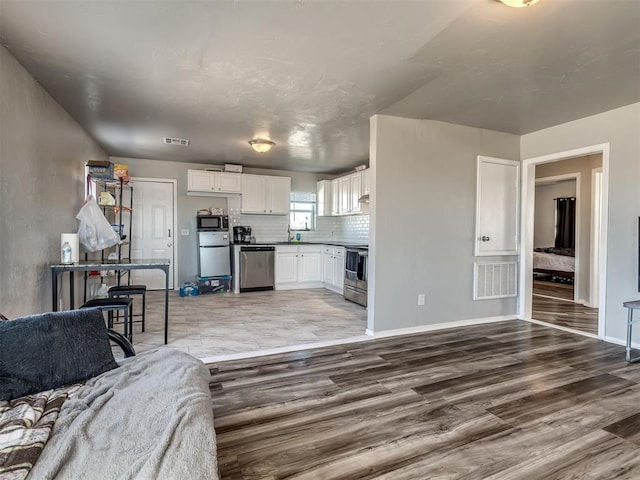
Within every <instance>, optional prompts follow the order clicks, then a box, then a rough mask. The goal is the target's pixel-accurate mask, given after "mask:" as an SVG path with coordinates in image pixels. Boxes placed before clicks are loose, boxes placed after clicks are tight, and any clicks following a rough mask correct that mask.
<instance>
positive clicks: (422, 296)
mask: <svg viewBox="0 0 640 480" xmlns="http://www.w3.org/2000/svg"><path fill="white" fill-rule="evenodd" d="M426 301H427V296H426V295H425V294H424V293H421V294H420V295H418V306H420V307H421V306H423V305H424V304H425V303H426Z"/></svg>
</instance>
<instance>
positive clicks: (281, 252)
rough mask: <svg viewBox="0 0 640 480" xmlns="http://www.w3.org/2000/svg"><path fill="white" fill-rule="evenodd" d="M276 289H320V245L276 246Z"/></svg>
mask: <svg viewBox="0 0 640 480" xmlns="http://www.w3.org/2000/svg"><path fill="white" fill-rule="evenodd" d="M275 273H276V289H277V290H286V289H295V288H321V287H322V285H323V283H322V250H321V246H320V245H278V246H276V272H275Z"/></svg>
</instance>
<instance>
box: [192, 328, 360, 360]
mask: <svg viewBox="0 0 640 480" xmlns="http://www.w3.org/2000/svg"><path fill="white" fill-rule="evenodd" d="M369 340H372V339H371V337H367V336H365V335H360V336H358V337H349V338H342V339H339V340H325V341H323V342H313V343H302V344H299V345H290V346H286V347H277V348H269V349H266V350H255V351H253V352H240V353H227V354H222V355H214V356H211V357H201V358H199V360H200V361H201V362H202V363H218V362H225V361H227V360H242V359H244V358H253V357H262V356H264V355H275V354H278V353H290V352H298V351H300V350H309V349H312V348H322V347H332V346H334V345H344V344H346V343H356V342H366V341H369Z"/></svg>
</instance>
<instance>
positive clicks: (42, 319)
mask: <svg viewBox="0 0 640 480" xmlns="http://www.w3.org/2000/svg"><path fill="white" fill-rule="evenodd" d="M117 366H118V364H117V363H116V362H115V360H114V358H113V353H112V352H111V344H110V342H109V337H108V335H107V328H106V326H105V324H104V319H103V317H102V313H101V312H100V311H99V310H97V309H83V310H70V311H65V312H54V313H43V314H39V315H31V316H28V317H22V318H17V319H15V320H9V321H3V322H0V400H11V399H14V398H17V397H22V396H24V395H30V394H32V393H38V392H42V391H44V390H49V389H51V388H57V387H62V386H65V385H69V384H71V383H76V382H82V381H84V380H87V379H89V378H91V377H95V376H96V375H100V374H101V373H104V372H106V371H108V370H111V369H113V368H116V367H117Z"/></svg>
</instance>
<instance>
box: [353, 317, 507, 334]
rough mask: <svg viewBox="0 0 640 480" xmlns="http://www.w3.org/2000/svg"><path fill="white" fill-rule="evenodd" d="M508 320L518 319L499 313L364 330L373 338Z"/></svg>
mask: <svg viewBox="0 0 640 480" xmlns="http://www.w3.org/2000/svg"><path fill="white" fill-rule="evenodd" d="M510 320H518V318H517V316H516V315H499V316H496V317H484V318H469V319H467V320H454V321H453V322H442V323H434V324H431V325H418V326H415V327H408V328H397V329H395V330H383V331H381V332H372V331H371V330H369V329H368V328H367V331H366V332H365V333H366V335H369V336H371V337H373V338H386V337H398V336H401V335H414V334H416V333H424V332H433V331H435V330H446V329H448V328H457V327H469V326H472V325H482V324H484V323H496V322H506V321H510Z"/></svg>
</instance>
